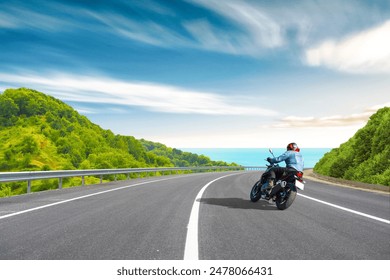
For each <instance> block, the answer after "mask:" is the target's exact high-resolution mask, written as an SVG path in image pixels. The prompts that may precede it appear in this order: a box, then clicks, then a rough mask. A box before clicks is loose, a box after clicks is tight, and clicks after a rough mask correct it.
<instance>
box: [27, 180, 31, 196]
mask: <svg viewBox="0 0 390 280" xmlns="http://www.w3.org/2000/svg"><path fill="white" fill-rule="evenodd" d="M30 192H31V180H28V181H27V193H30Z"/></svg>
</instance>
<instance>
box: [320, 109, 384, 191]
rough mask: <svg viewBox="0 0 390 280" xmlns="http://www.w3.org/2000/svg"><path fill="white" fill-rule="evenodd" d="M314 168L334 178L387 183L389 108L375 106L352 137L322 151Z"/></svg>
mask: <svg viewBox="0 0 390 280" xmlns="http://www.w3.org/2000/svg"><path fill="white" fill-rule="evenodd" d="M314 171H315V172H317V173H319V174H323V175H327V176H332V177H336V178H343V179H347V180H353V181H359V182H364V183H371V184H380V185H385V186H390V108H389V107H385V108H382V109H380V110H378V111H377V112H376V113H375V114H374V115H372V116H371V117H370V120H369V121H368V122H367V124H366V126H365V127H363V128H361V129H360V130H359V131H358V132H356V134H355V135H354V136H353V137H352V138H350V139H349V140H348V141H347V142H345V143H344V144H342V145H341V146H340V147H339V148H336V149H333V150H331V151H330V152H329V153H326V154H325V155H324V157H323V158H322V159H321V160H320V161H319V162H318V163H317V164H316V165H315V167H314Z"/></svg>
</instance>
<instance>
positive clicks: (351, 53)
mask: <svg viewBox="0 0 390 280" xmlns="http://www.w3.org/2000/svg"><path fill="white" fill-rule="evenodd" d="M305 55H306V62H307V63H308V64H309V65H311V66H326V67H329V68H332V69H336V70H339V71H344V72H350V73H387V74H389V73H390V21H386V22H385V23H383V24H382V25H380V26H377V27H374V28H372V29H369V30H366V31H363V32H360V33H358V34H354V35H352V36H349V37H347V38H344V39H342V40H340V41H332V40H329V41H325V42H323V43H321V44H320V45H319V46H316V47H313V48H310V49H308V50H306V54H305Z"/></svg>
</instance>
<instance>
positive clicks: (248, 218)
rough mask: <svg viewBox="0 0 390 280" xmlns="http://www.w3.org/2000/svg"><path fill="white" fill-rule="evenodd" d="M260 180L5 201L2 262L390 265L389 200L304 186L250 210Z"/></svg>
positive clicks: (179, 178)
mask: <svg viewBox="0 0 390 280" xmlns="http://www.w3.org/2000/svg"><path fill="white" fill-rule="evenodd" d="M259 177H260V172H259V171H248V172H221V173H200V174H190V175H173V176H164V177H150V178H140V179H133V180H130V181H118V182H112V183H107V184H102V185H92V186H84V187H75V188H67V189H60V190H53V191H45V192H39V193H32V194H28V195H20V196H15V197H9V198H0V259H2V260H35V259H41V260H80V259H85V260H108V259H109V260H118V259H125V260H180V259H181V260H182V259H200V260H225V259H226V260H258V259H261V260H280V259H281V260H334V259H335V260H345V259H347V260H355V259H358V260H378V259H382V260H389V259H390V242H389V240H390V198H389V195H388V194H383V193H375V192H368V191H363V190H357V189H351V188H344V187H338V186H332V185H329V184H325V183H320V182H315V181H311V180H309V179H305V180H306V186H305V191H300V192H299V195H298V196H297V198H296V200H295V202H294V204H293V205H292V206H291V207H290V208H289V209H287V210H285V211H280V210H277V208H276V206H275V205H274V204H272V203H269V202H267V201H258V202H257V203H253V202H251V201H249V192H250V190H251V188H252V186H253V184H254V183H255V181H256V180H257V179H258V178H259ZM201 191H202V193H201V194H200V192H201ZM199 195H200V196H199ZM313 199H314V200H313ZM338 206H340V207H338Z"/></svg>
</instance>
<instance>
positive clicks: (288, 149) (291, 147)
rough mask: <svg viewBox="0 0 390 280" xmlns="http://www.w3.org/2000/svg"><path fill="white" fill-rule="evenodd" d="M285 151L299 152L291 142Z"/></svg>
mask: <svg viewBox="0 0 390 280" xmlns="http://www.w3.org/2000/svg"><path fill="white" fill-rule="evenodd" d="M287 151H294V152H299V151H300V149H299V148H298V145H297V144H296V143H294V142H292V143H290V144H288V145H287Z"/></svg>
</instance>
